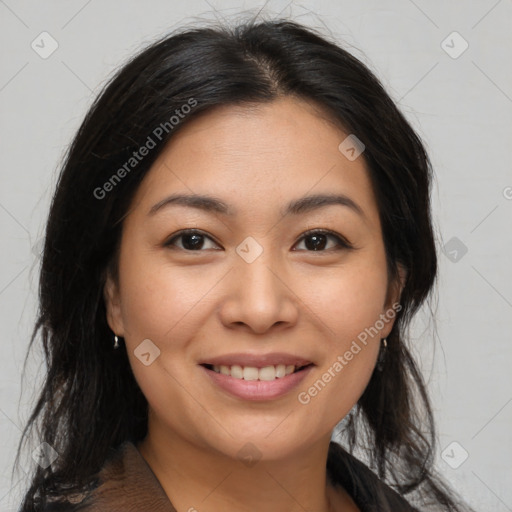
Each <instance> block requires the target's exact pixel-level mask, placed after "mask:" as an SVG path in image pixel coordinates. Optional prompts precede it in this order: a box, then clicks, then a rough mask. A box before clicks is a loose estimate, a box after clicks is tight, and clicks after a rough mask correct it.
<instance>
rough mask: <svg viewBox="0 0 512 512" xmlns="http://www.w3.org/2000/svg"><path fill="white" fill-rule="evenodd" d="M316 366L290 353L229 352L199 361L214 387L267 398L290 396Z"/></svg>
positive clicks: (251, 398) (234, 394)
mask: <svg viewBox="0 0 512 512" xmlns="http://www.w3.org/2000/svg"><path fill="white" fill-rule="evenodd" d="M315 366H316V365H315V364H314V363H312V362H311V361H308V360H307V359H303V358H299V357H296V356H293V355H289V354H267V355H263V356H257V355H251V354H231V355H225V356H219V357H215V358H212V359H210V360H207V361H203V362H201V363H199V367H200V368H201V369H202V370H203V372H204V374H205V375H206V377H207V381H206V382H209V383H210V384H212V385H213V388H214V389H215V390H217V391H220V392H221V393H225V394H227V395H229V396H230V397H232V398H233V397H235V398H238V399H242V400H249V401H258V400H259V401H268V400H275V399H278V398H282V397H285V396H286V395H289V394H290V392H291V391H293V390H294V389H295V388H297V387H298V386H299V385H300V383H301V382H303V381H304V379H305V378H306V376H307V375H308V374H309V372H310V371H312V370H313V368H314V367H315Z"/></svg>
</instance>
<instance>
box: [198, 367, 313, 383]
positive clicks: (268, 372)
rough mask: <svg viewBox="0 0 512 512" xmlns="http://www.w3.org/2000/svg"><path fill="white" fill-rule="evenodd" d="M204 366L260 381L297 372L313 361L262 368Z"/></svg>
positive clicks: (230, 375)
mask: <svg viewBox="0 0 512 512" xmlns="http://www.w3.org/2000/svg"><path fill="white" fill-rule="evenodd" d="M201 366H203V367H204V368H206V369H207V370H210V371H212V372H215V373H220V374H222V375H225V376H227V377H232V378H233V379H238V380H247V381H251V380H260V381H272V380H276V379H282V378H284V377H287V376H288V375H292V374H293V373H298V372H301V371H303V370H305V369H306V368H309V367H310V366H314V365H313V363H309V364H305V365H301V366H295V365H284V364H278V365H269V366H264V367H263V368H257V367H255V366H240V365H236V364H235V365H232V366H226V365H212V364H202V365H201Z"/></svg>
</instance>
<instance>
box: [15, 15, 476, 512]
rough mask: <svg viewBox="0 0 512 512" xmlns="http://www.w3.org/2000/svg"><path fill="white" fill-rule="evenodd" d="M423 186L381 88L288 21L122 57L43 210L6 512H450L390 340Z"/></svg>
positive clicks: (425, 418) (425, 217) (421, 258)
mask: <svg viewBox="0 0 512 512" xmlns="http://www.w3.org/2000/svg"><path fill="white" fill-rule="evenodd" d="M430 180H431V168H430V163H429V160H428V156H427V155H426V153H425V150H424V147H423V145H422V143H421V141H420V140H419V138H418V137H417V135H416V134H415V133H414V131H413V129H412V128H411V127H410V125H409V124H408V123H407V121H406V120H405V118H404V117H403V116H402V115H401V113H400V112H399V111H398V109H397V108H396V106H395V105H394V104H393V102H392V100H391V99H390V97H389V96H388V95H387V94H386V92H385V91H384V90H383V88H382V86H381V85H380V84H379V82H378V80H377V79H376V78H375V77H374V76H373V75H372V74H371V72H370V71H369V70H368V69H367V68H366V67H365V66H364V65H363V64H361V63H360V62H359V61H358V60H356V59H355V58H354V57H352V56H351V55H350V54H349V53H348V52H347V51H345V50H343V49H342V48H340V47H339V46H337V45H336V44H334V43H332V42H329V41H327V40H326V39H325V38H323V37H321V36H320V35H319V34H316V33H314V32H313V31H311V30H308V29H306V28H304V27H302V26H300V25H299V24H297V23H293V22H289V21H273V22H258V23H257V22H255V21H252V22H248V23H245V24H242V25H240V26H238V27H235V28H234V29H230V28H228V27H220V28H201V29H194V30H188V31H183V32H181V33H177V34H174V35H172V36H169V37H166V38H164V39H163V40H161V41H159V42H157V43H155V44H153V45H152V46H150V47H149V48H147V49H145V50H144V51H142V52H141V53H140V54H139V55H137V56H136V57H135V58H133V59H132V60H131V61H130V62H129V63H128V64H126V65H125V66H124V67H123V68H122V69H121V70H120V71H119V72H118V73H117V75H116V76H115V77H114V78H113V79H112V80H111V82H110V83H109V84H108V85H107V86H106V88H105V89H104V91H103V92H102V94H101V95H100V96H99V98H98V99H97V100H96V102H95V103H94V105H93V106H92V108H91V109H90V111H89V113H88V114H87V116H86V118H85V120H84V122H83V124H82V126H81V127H80V129H79V131H78V134H77V135H76V138H75V140H74V142H73V144H72V145H71V147H70V149H69V153H68V155H67V158H66V162H65V164H64V167H63V170H62V173H61V176H60V179H59V182H58V185H57V189H56V192H55V195H54V198H53V202H52V206H51V211H50V215H49V219H48V224H47V230H46V238H45V247H44V254H43V261H42V269H41V280H40V314H39V317H38V321H37V323H36V326H35V329H34V336H33V338H32V342H33V340H34V338H35V336H36V334H37V333H38V331H41V334H42V338H43V343H44V348H45V354H46V358H47V363H48V372H47V376H46V381H45V385H44V389H43V391H42V393H41V395H40V397H39V401H38V402H37V405H36V407H35V409H34V411H33V413H32V415H31V417H30V419H29V423H28V424H27V426H26V429H25V431H24V434H25V435H26V433H27V432H28V431H29V430H30V428H32V427H33V426H35V425H36V424H38V423H39V424H40V437H39V438H38V443H37V444H40V448H39V454H40V459H41V460H40V461H39V464H38V465H36V467H35V471H34V474H33V477H32V482H31V486H30V488H29V489H28V491H27V493H26V495H25V498H24V502H23V504H22V507H21V510H22V511H24V512H25V511H34V510H46V511H56V510H59V511H60V510H62V511H71V510H80V511H93V510H101V511H108V510H123V511H125V510H137V511H141V510H148V511H155V510H161V511H176V510H177V511H180V512H181V511H194V510H197V511H205V510H208V511H209V512H216V511H220V510H223V511H226V510H233V511H234V510H237V511H242V510H243V511H252V512H254V511H259V510H265V511H282V510H287V511H299V510H315V511H322V512H327V511H332V510H336V511H379V512H382V511H390V512H391V511H392V512H398V511H407V510H409V511H411V510H428V511H431V510H432V511H433V510H439V511H441V510H442V511H462V510H465V511H466V510H469V508H468V507H467V506H466V505H464V504H463V503H462V502H460V501H459V499H458V498H457V497H456V496H455V495H454V494H453V493H452V492H451V490H450V489H449V488H448V486H447V485H446V484H444V483H443V481H442V480H441V479H440V478H439V476H438V475H437V474H436V472H435V470H434V468H433V456H434V453H435V450H436V436H435V428H434V422H433V417H432V412H431V408H430V404H429V399H428V396H427V393H426V388H425V385H424V382H423V380H422V377H421V374H420V372H419V370H418V367H417V365H416V363H415V361H414V360H413V358H412V357H411V355H410V352H409V350H408V348H407V343H406V340H405V338H404V333H405V332H406V329H407V326H408V324H409V322H410V320H411V318H412V317H413V315H414V314H415V313H416V312H417V310H418V309H419V307H420V306H421V305H422V304H423V303H424V301H425V300H426V299H427V298H428V296H429V293H430V291H431V289H432V287H433V285H434V282H435V278H436V271H437V264H436V252H435V244H434V237H433V231H432V226H431V218H430V197H429V191H430ZM342 420H344V421H343V423H342V424H341V429H340V431H339V432H337V433H336V436H335V441H336V442H335V441H334V440H333V439H332V438H333V433H334V432H335V427H336V426H337V425H338V424H340V422H341V421H342ZM20 448H21V444H20ZM356 450H359V451H360V452H362V451H364V452H365V453H366V454H367V461H366V463H363V461H360V460H359V459H358V458H357V457H356V456H355V451H356Z"/></svg>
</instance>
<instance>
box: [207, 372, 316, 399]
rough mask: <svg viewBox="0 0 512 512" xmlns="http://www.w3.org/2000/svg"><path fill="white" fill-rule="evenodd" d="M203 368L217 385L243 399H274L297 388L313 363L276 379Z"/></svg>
mask: <svg viewBox="0 0 512 512" xmlns="http://www.w3.org/2000/svg"><path fill="white" fill-rule="evenodd" d="M201 368H202V369H203V370H204V371H205V372H206V374H207V375H208V377H209V378H210V379H211V380H212V381H213V383H214V384H215V385H217V386H219V387H220V388H221V389H223V390H224V391H227V392H228V393H229V394H231V395H233V396H235V397H237V398H242V399H243V400H273V399H276V398H280V397H282V396H284V395H286V394H287V393H289V392H290V391H291V390H292V389H293V388H296V387H297V386H298V385H299V384H300V383H301V382H302V381H303V380H304V379H305V378H306V376H307V375H308V374H309V372H310V371H311V370H312V368H313V365H311V366H308V367H307V368H305V369H304V370H300V371H298V372H295V373H291V374H290V375H287V376H286V377H282V378H279V379H274V380H244V379H235V378H233V377H231V376H229V375H224V374H222V373H217V372H214V371H213V370H208V368H205V367H204V366H201Z"/></svg>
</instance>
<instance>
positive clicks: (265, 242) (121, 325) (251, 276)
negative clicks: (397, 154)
mask: <svg viewBox="0 0 512 512" xmlns="http://www.w3.org/2000/svg"><path fill="white" fill-rule="evenodd" d="M348 135H349V134H348V133H343V132H342V131H340V130H338V129H336V128H335V127H334V126H333V125H332V124H330V123H328V122H327V121H325V119H323V118H322V117H321V116H320V115H319V114H318V113H317V112H316V111H315V110H313V107H312V106H311V105H310V104H308V103H305V102H303V101H302V100H298V99H292V98H285V99H280V100H276V101H274V102H272V103H268V104H262V105H258V106H257V107H255V108H248V107H247V106H246V107H234V106H229V107H221V108H218V109H216V110H214V111H210V112H208V113H204V114H202V115H201V116H200V117H197V118H196V119H194V120H193V121H191V122H190V123H189V124H187V125H186V126H184V127H183V129H182V130H181V131H180V132H178V133H177V134H176V136H175V137H174V138H173V139H172V141H171V142H170V143H169V145H168V146H167V147H166V149H165V150H164V151H163V153H162V154H161V155H160V156H159V158H158V159H157V161H156V162H155V163H154V165H153V166H152V168H151V170H150V172H149V173H148V174H147V176H146V177H145V179H144V181H143V182H142V184H141V186H140V187H139V189H138V191H137V194H136V197H135V199H134V201H133V204H132V208H131V210H130V212H129V214H128V216H127V217H126V218H125V220H124V226H123V234H122V243H121V251H120V257H119V281H118V284H114V283H113V281H112V280H110V279H109V280H108V282H107V286H106V297H107V310H108V320H109V324H110V326H111V328H112V330H113V331H114V332H115V333H116V334H117V335H118V336H123V337H124V338H125V342H126V348H127V352H128V357H129V360H130V363H131V366H132V369H133V372H134V375H135V378H136V379H137V382H138V384H139V386H140V388H141V389H142V392H143V393H144V395H145V396H146V398H147V400H148V402H149V407H150V412H151V415H150V430H149V433H150V435H151V432H152V431H154V432H156V431H158V432H160V435H162V433H165V434H164V435H168V436H169V439H174V440H177V439H178V440H181V441H183V442H187V443H192V444H193V445H195V446H197V447H200V448H201V449H203V450H205V449H206V450H212V451H214V452H217V453H218V452H221V453H224V454H226V455H229V456H232V457H236V456H237V453H239V450H240V449H241V448H242V447H244V445H246V443H248V442H250V443H252V445H254V446H253V447H251V448H247V446H246V447H245V448H243V450H249V451H250V450H254V451H256V450H257V453H258V455H257V456H258V457H262V458H264V459H268V460H270V459H276V458H280V457H285V456H286V455H287V454H291V453H293V452H295V453H296V452H297V450H300V449H304V448H306V447H308V446H311V445H312V444H313V443H315V442H318V441H320V440H322V439H325V438H326V437H330V435H331V432H332V429H333V428H334V427H335V425H336V424H337V423H338V422H339V421H340V420H341V419H342V418H343V417H344V416H345V415H346V414H347V413H348V412H349V411H350V409H351V408H352V407H353V405H354V404H355V403H356V402H357V401H358V399H359V397H360V396H361V394H362V393H363V391H364V389H365V387H366V385H367V383H368V381H369V379H370V376H371V374H372V372H373V369H374V366H375V363H376V359H377V355H378V351H379V344H380V340H381V338H383V337H385V336H387V335H388V333H389V332H390V330H391V328H392V325H393V318H394V316H395V312H396V310H395V309H394V308H393V307H392V306H393V304H395V307H396V301H397V300H398V299H399V292H400V289H399V288H398V287H394V286H393V287H392V286H391V283H388V278H387V271H386V258H385V251H384V244H383V239H382V233H381V227H380V222H379V215H378V211H377V206H376V202H375V196H374V194H373V191H372V187H371V183H370V180H369V176H368V172H367V170H366V166H365V162H364V160H363V157H362V156H360V157H358V158H355V159H354V156H356V155H357V153H354V152H353V151H350V149H348V151H347V145H348V146H349V141H346V142H345V143H344V145H343V146H342V149H343V148H345V149H344V150H343V151H344V152H342V151H341V150H340V149H339V148H338V146H340V143H342V142H343V141H344V140H345V139H346V137H347V136H348ZM356 135H357V134H356ZM356 149H357V148H356ZM363 155H364V153H363ZM348 157H350V158H348ZM113 193H115V192H113ZM199 196H201V197H203V196H208V197H207V198H204V199H200V198H199ZM335 196H339V198H338V199H334V200H333V199H329V200H327V198H335ZM173 197H174V199H172V198H173ZM192 197H195V199H193V200H192ZM179 198H181V199H179ZM308 198H309V199H308ZM183 230H193V231H192V234H191V233H190V232H189V233H188V234H183V233H182V231H183ZM318 230H328V231H329V232H331V233H328V234H325V233H322V232H320V233H319V232H318ZM308 232H309V233H308ZM315 232H316V233H315ZM180 233H181V234H180ZM337 237H339V238H337ZM345 244H347V245H345ZM315 249H316V250H315ZM388 289H389V290H388ZM395 289H396V290H397V292H396V293H395V291H394V290H395ZM388 291H389V293H390V295H389V297H388V295H387V294H388ZM303 366H306V367H305V368H303V369H302V370H298V371H296V370H297V369H298V367H303ZM290 371H293V372H294V373H291V374H289V375H288V373H289V372H290ZM243 450H242V452H241V453H244V452H243Z"/></svg>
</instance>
